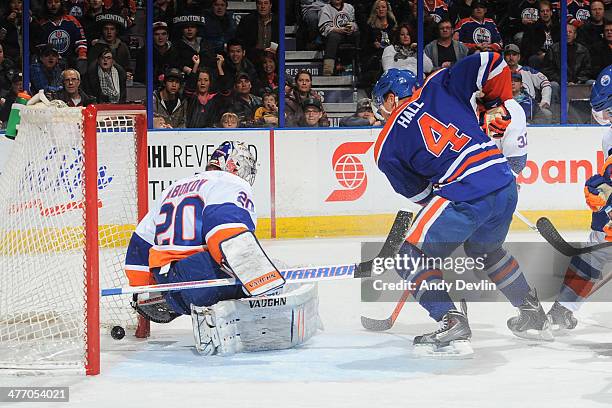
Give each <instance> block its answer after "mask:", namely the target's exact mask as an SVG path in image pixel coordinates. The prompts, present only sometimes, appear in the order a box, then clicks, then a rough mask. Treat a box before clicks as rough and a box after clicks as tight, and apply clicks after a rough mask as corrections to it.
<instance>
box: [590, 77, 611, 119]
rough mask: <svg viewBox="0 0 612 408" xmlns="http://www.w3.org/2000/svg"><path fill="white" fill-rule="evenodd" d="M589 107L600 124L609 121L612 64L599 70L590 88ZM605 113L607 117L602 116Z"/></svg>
mask: <svg viewBox="0 0 612 408" xmlns="http://www.w3.org/2000/svg"><path fill="white" fill-rule="evenodd" d="M591 107H592V108H593V116H594V117H595V119H597V121H598V122H599V123H601V124H607V123H609V117H610V116H612V65H608V66H607V67H606V68H604V69H603V71H601V73H600V74H599V76H598V77H597V81H595V83H594V84H593V88H592V89H591ZM604 112H606V113H607V115H605V116H607V118H606V117H605V116H604V114H603V113H604ZM602 122H603V123H602Z"/></svg>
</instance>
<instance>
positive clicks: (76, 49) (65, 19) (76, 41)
mask: <svg viewBox="0 0 612 408" xmlns="http://www.w3.org/2000/svg"><path fill="white" fill-rule="evenodd" d="M47 43H50V44H52V45H53V47H54V48H55V49H56V50H57V51H58V52H59V55H60V57H61V58H62V59H63V61H65V63H66V64H67V66H68V67H76V68H77V69H78V70H79V72H81V73H83V72H85V71H86V70H87V39H86V38H85V33H84V32H83V27H82V26H81V23H79V21H78V20H77V19H76V18H75V17H72V16H69V15H67V14H66V10H65V9H64V6H63V4H62V2H61V0H46V3H45V15H44V19H43V20H42V21H41V25H40V33H39V38H38V44H47Z"/></svg>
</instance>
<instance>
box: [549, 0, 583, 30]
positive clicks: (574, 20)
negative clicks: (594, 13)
mask: <svg viewBox="0 0 612 408" xmlns="http://www.w3.org/2000/svg"><path fill="white" fill-rule="evenodd" d="M559 3H560V2H556V4H557V7H559V9H560V4H559ZM559 11H560V10H559ZM590 17H591V13H590V11H589V1H588V0H587V1H583V0H567V22H568V24H572V25H573V26H575V27H576V28H578V27H580V26H581V25H582V24H584V23H586V22H587V21H589V18H590Z"/></svg>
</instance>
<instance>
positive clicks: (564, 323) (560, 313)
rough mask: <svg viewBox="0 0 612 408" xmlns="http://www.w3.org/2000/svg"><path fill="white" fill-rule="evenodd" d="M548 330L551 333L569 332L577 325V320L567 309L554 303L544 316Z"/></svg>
mask: <svg viewBox="0 0 612 408" xmlns="http://www.w3.org/2000/svg"><path fill="white" fill-rule="evenodd" d="M546 317H547V318H548V322H549V323H550V328H551V330H553V331H560V332H562V331H566V330H571V329H573V328H575V327H576V325H577V324H578V319H576V318H575V317H574V313H573V312H572V311H571V310H569V309H568V308H566V307H564V306H563V305H561V303H559V302H555V303H554V304H553V305H552V307H551V308H550V310H549V311H548V313H547V314H546Z"/></svg>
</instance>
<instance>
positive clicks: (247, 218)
mask: <svg viewBox="0 0 612 408" xmlns="http://www.w3.org/2000/svg"><path fill="white" fill-rule="evenodd" d="M255 175H256V160H255V158H254V156H253V155H252V153H251V152H250V151H249V149H248V147H247V146H246V145H245V144H244V143H242V142H235V141H234V142H231V141H227V142H224V143H222V144H221V145H220V146H219V147H218V148H217V149H216V150H215V152H214V153H213V154H212V156H211V158H210V160H209V162H208V164H207V166H206V171H204V172H202V173H200V174H196V175H195V176H192V177H189V178H184V179H181V180H177V181H175V182H174V183H173V184H172V185H171V186H169V187H168V188H167V189H165V190H164V191H163V192H162V193H161V196H160V197H159V198H158V200H157V201H156V202H155V204H154V205H153V207H152V208H151V209H150V211H149V212H148V213H147V215H146V216H145V217H144V218H143V219H142V220H141V222H140V223H139V224H138V226H137V227H136V231H135V232H134V233H133V234H132V237H131V239H130V243H129V246H128V251H127V255H126V262H125V270H126V275H127V277H128V280H129V283H130V285H131V286H143V285H148V284H154V283H159V284H162V283H175V282H187V281H196V280H211V279H227V278H231V277H235V278H236V280H237V283H236V284H235V285H231V286H217V287H207V288H198V289H189V290H175V291H168V292H164V293H159V292H155V293H143V294H139V295H138V296H135V297H134V300H133V302H132V306H133V307H134V308H135V309H136V311H137V312H138V313H139V314H141V315H142V316H143V317H145V318H147V319H149V320H151V321H154V322H156V323H168V322H170V321H172V320H174V319H175V318H176V317H178V316H180V315H189V314H191V316H192V322H193V328H194V338H195V345H196V348H197V349H198V351H200V352H201V353H203V354H229V353H234V352H238V351H257V350H266V349H278V348H288V347H293V346H294V345H296V344H300V343H301V342H303V341H306V340H307V339H308V338H309V337H311V336H312V335H314V333H315V332H316V329H318V327H319V323H318V312H317V305H318V303H317V302H318V297H317V294H316V288H315V287H314V286H313V285H310V286H306V285H304V286H305V287H300V288H299V289H297V290H294V291H285V292H283V293H280V291H279V289H280V288H282V287H283V286H284V283H285V280H284V278H283V276H282V275H281V274H280V272H279V271H278V270H277V268H276V267H275V266H274V265H273V263H272V262H271V261H270V259H269V258H268V256H267V255H266V253H265V252H264V250H263V249H262V247H261V245H260V244H259V242H258V240H257V238H256V237H255V235H254V231H255V225H256V222H257V215H256V212H255V205H254V202H253V193H252V188H251V185H252V184H253V183H254V181H255ZM271 293H272V294H274V295H275V297H274V299H275V300H269V299H270V298H269V297H265V296H264V297H262V296H263V295H270V294H271ZM243 298H245V299H246V300H245V299H243ZM262 299H267V300H262ZM249 301H251V302H252V303H249ZM296 315H298V316H299V318H298V319H295V318H294V317H295V316H296ZM266 318H267V319H268V320H266V321H267V322H268V323H269V325H268V326H266V327H267V330H266V331H265V332H262V330H261V329H258V328H257V327H256V323H257V320H258V319H266ZM294 326H297V327H294ZM238 334H239V335H238ZM264 335H265V336H264ZM262 336H263V337H265V339H262V338H261V337H262ZM258 340H261V341H258Z"/></svg>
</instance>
